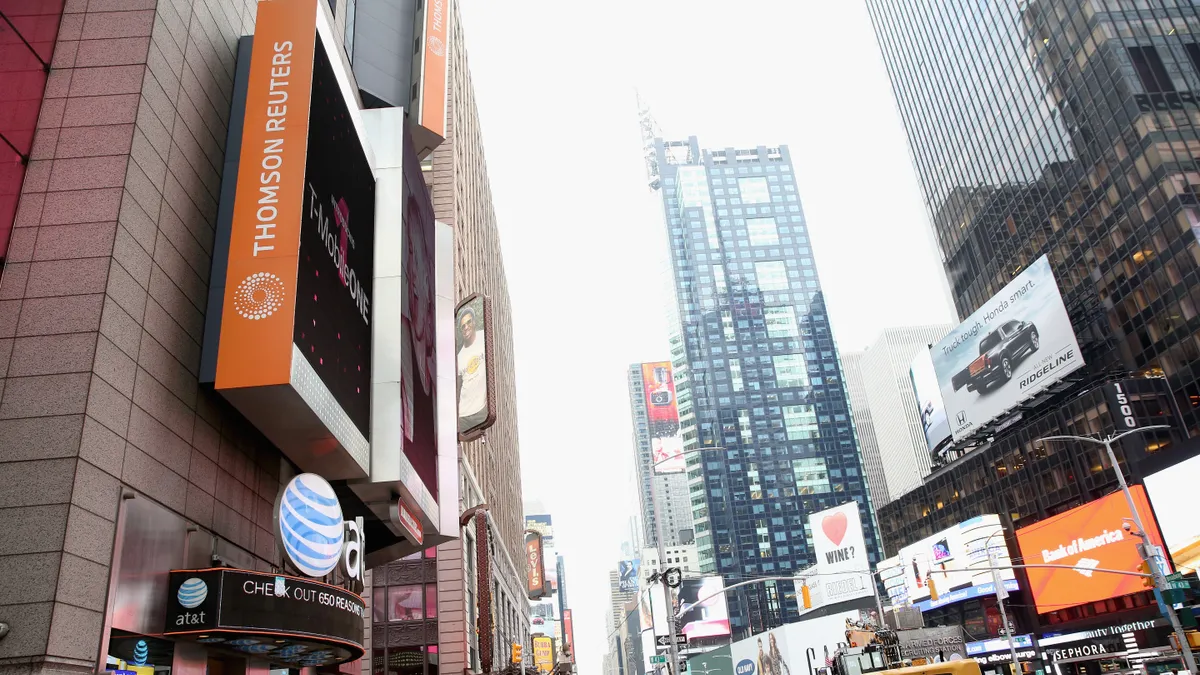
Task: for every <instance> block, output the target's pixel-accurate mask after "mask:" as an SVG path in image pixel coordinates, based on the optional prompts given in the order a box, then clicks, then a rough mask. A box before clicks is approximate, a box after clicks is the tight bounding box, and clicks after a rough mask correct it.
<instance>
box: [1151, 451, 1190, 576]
mask: <svg viewBox="0 0 1200 675" xmlns="http://www.w3.org/2000/svg"><path fill="white" fill-rule="evenodd" d="M1196 476H1200V456H1198V457H1192V458H1191V459H1187V460H1184V461H1182V462H1180V463H1179V464H1176V465H1175V466H1173V467H1171V468H1169V469H1164V470H1162V471H1159V472H1158V473H1155V474H1151V475H1149V476H1146V490H1147V491H1148V492H1149V493H1150V503H1151V504H1153V505H1154V511H1155V513H1157V514H1158V526H1159V528H1161V529H1162V536H1163V539H1164V540H1166V542H1167V550H1168V551H1169V552H1170V553H1171V560H1172V561H1174V563H1175V567H1176V569H1178V570H1180V571H1188V570H1190V571H1197V570H1200V518H1197V517H1196V509H1195V496H1194V490H1195V487H1196ZM1148 517H1149V516H1147V515H1146V514H1145V513H1143V514H1142V519H1143V520H1145V519H1147V518H1148Z"/></svg>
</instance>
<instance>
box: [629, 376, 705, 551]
mask: <svg viewBox="0 0 1200 675" xmlns="http://www.w3.org/2000/svg"><path fill="white" fill-rule="evenodd" d="M643 384H644V383H643V381H642V364H640V363H634V364H631V365H630V366H629V410H630V414H631V415H633V447H634V462H635V467H636V470H637V477H638V501H639V506H640V507H641V515H642V518H641V523H642V528H643V529H644V531H643V532H642V533H641V535H642V536H641V537H640V539H641V541H644V542H645V543H646V546H658V530H657V528H658V524H657V519H658V517H659V516H660V515H661V517H662V530H663V545H664V546H679V545H681V544H689V543H691V542H692V541H694V533H693V530H692V499H691V496H690V495H689V493H688V479H687V474H684V473H664V474H655V472H654V466H653V461H652V459H651V448H650V443H651V439H650V426H649V425H650V422H649V419H648V418H647V410H646V394H645V388H644V386H643ZM651 490H654V491H655V493H654V495H653V496H652V495H651V492H650V491H651ZM656 499H657V503H658V510H659V513H655V511H654V503H655V500H656Z"/></svg>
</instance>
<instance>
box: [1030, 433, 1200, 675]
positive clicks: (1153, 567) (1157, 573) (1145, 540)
mask: <svg viewBox="0 0 1200 675" xmlns="http://www.w3.org/2000/svg"><path fill="white" fill-rule="evenodd" d="M1170 428H1171V425H1169V424H1152V425H1149V426H1145V427H1138V428H1136V429H1130V430H1128V431H1125V432H1122V433H1119V434H1112V435H1110V436H1105V437H1104V438H1092V437H1091V436H1067V435H1062V436H1043V437H1042V438H1039V439H1037V440H1038V441H1041V442H1045V441H1079V442H1080V443H1092V444H1093V445H1103V446H1104V450H1105V452H1107V453H1108V461H1109V463H1111V464H1112V468H1113V472H1114V473H1116V474H1117V483H1118V484H1119V485H1120V486H1121V492H1122V493H1124V494H1125V501H1126V503H1128V504H1129V513H1130V514H1131V515H1132V516H1133V524H1134V525H1135V526H1136V527H1137V530H1138V531H1137V532H1136V533H1133V532H1130V534H1134V535H1135V536H1137V537H1139V538H1141V540H1142V549H1141V556H1142V559H1143V560H1144V561H1145V563H1146V564H1147V565H1148V566H1149V568H1150V578H1151V579H1153V580H1154V589H1155V594H1156V595H1158V596H1160V597H1159V598H1158V600H1159V605H1160V606H1161V607H1162V609H1163V610H1164V611H1165V612H1166V615H1167V619H1169V620H1170V621H1171V628H1173V629H1174V630H1175V638H1176V639H1177V640H1178V641H1179V653H1180V655H1181V656H1182V657H1183V664H1184V666H1185V667H1187V669H1188V670H1189V671H1190V672H1192V673H1196V672H1197V671H1196V657H1195V656H1194V655H1193V654H1192V648H1191V645H1189V644H1188V639H1187V635H1185V634H1184V632H1183V626H1182V625H1181V624H1180V623H1179V616H1178V615H1176V614H1175V608H1174V607H1172V606H1171V605H1170V604H1168V603H1166V602H1164V601H1163V600H1162V599H1161V593H1162V590H1163V589H1165V588H1166V577H1165V576H1164V575H1163V571H1162V570H1161V569H1159V567H1158V560H1157V558H1156V557H1155V556H1154V555H1151V553H1152V552H1153V550H1154V549H1153V544H1151V542H1150V535H1148V534H1147V533H1146V527H1145V526H1144V525H1142V516H1141V514H1140V513H1138V510H1137V505H1136V504H1134V502H1133V493H1131V492H1130V491H1129V483H1127V482H1125V473H1124V472H1123V471H1121V464H1120V463H1119V462H1118V461H1117V455H1116V453H1115V452H1113V448H1112V444H1113V441H1119V440H1121V439H1122V438H1125V437H1126V436H1131V435H1133V434H1141V433H1145V432H1147V431H1156V430H1159V429H1170Z"/></svg>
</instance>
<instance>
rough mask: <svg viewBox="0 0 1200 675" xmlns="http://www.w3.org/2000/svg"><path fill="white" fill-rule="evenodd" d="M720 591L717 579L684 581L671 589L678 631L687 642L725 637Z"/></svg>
mask: <svg viewBox="0 0 1200 675" xmlns="http://www.w3.org/2000/svg"><path fill="white" fill-rule="evenodd" d="M724 591H725V582H724V580H722V579H721V577H717V576H710V577H698V578H694V579H684V580H683V582H682V583H681V584H680V586H679V588H678V589H676V590H675V604H676V613H677V614H678V617H679V618H678V620H677V623H678V625H679V631H680V632H681V633H683V634H684V635H686V636H687V637H688V639H689V640H695V639H696V638H706V637H719V636H722V635H729V607H728V605H727V604H726V602H725V593H724ZM706 598H707V599H706ZM655 623H656V624H657V623H658V622H657V621H655Z"/></svg>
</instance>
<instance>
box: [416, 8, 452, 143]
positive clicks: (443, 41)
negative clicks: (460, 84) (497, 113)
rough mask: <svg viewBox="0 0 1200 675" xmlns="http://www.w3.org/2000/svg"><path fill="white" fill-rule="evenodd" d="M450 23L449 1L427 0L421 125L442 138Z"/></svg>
mask: <svg viewBox="0 0 1200 675" xmlns="http://www.w3.org/2000/svg"><path fill="white" fill-rule="evenodd" d="M449 24H450V0H427V2H426V3H425V68H424V69H423V72H422V73H421V82H422V84H421V119H420V125H421V126H423V127H425V128H426V129H428V130H430V131H432V132H433V133H435V134H437V135H438V136H441V137H443V138H444V137H445V136H446V55H447V52H448V50H449V47H448V45H449V43H450V39H449V35H450V31H449V30H448V27H449Z"/></svg>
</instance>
